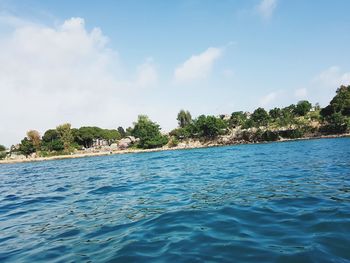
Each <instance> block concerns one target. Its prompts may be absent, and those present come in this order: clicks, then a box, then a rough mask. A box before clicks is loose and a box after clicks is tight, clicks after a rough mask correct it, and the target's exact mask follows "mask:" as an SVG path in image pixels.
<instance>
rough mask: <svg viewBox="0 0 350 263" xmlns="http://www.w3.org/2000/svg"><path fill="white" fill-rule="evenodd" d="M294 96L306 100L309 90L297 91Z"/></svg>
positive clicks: (301, 89)
mask: <svg viewBox="0 0 350 263" xmlns="http://www.w3.org/2000/svg"><path fill="white" fill-rule="evenodd" d="M294 96H295V98H297V99H300V100H301V99H305V98H306V96H307V89H305V88H300V89H297V90H295V92H294Z"/></svg>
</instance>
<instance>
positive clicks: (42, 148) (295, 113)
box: [0, 86, 350, 163]
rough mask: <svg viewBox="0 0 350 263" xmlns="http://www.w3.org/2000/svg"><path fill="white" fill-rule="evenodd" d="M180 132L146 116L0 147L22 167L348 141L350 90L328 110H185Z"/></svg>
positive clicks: (3, 156) (35, 135) (32, 133)
mask: <svg viewBox="0 0 350 263" xmlns="http://www.w3.org/2000/svg"><path fill="white" fill-rule="evenodd" d="M177 121H178V127H177V128H175V129H173V130H172V131H170V132H169V133H162V132H161V127H160V126H159V125H158V124H157V123H155V122H153V121H152V120H151V119H150V118H149V117H148V116H146V115H139V116H138V119H137V121H136V122H134V123H133V126H132V127H128V128H126V129H124V128H123V127H118V128H117V129H103V128H100V127H95V126H83V127H80V128H73V127H72V126H71V124H70V123H64V124H61V125H58V126H57V127H56V128H54V129H49V130H47V131H45V132H44V134H43V135H42V136H41V134H40V133H39V132H38V131H37V130H29V131H28V132H27V134H26V135H27V136H26V137H24V138H23V139H22V140H21V142H20V143H18V144H16V145H12V146H11V147H10V148H9V149H7V148H6V147H5V146H3V145H0V163H19V162H28V161H29V162H30V161H45V160H57V159H67V158H81V157H88V156H101V155H110V154H125V153H140V152H153V151H164V150H176V149H192V148H202V147H210V146H222V145H236V144H250V143H264V142H277V141H280V142H281V141H291V140H305V139H313V138H336V137H347V136H349V134H350V86H341V87H340V88H338V89H337V91H336V95H335V96H334V97H333V99H332V100H331V101H330V103H329V105H328V106H326V107H324V108H321V107H320V105H319V104H317V103H316V104H314V105H312V104H311V103H310V102H309V101H307V100H302V101H299V102H298V103H297V104H291V105H289V106H287V107H284V108H273V109H270V110H269V111H266V110H265V109H264V108H261V107H259V108H257V109H255V110H254V111H253V112H252V113H251V112H243V111H236V112H232V113H231V114H221V115H219V116H213V115H200V116H198V117H197V118H195V119H192V116H191V114H190V112H189V111H185V110H180V112H179V113H178V115H177Z"/></svg>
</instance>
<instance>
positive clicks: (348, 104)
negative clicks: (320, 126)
mask: <svg viewBox="0 0 350 263" xmlns="http://www.w3.org/2000/svg"><path fill="white" fill-rule="evenodd" d="M336 112H340V113H341V114H342V115H344V116H350V85H349V86H340V88H339V89H337V91H336V95H335V96H334V98H333V99H332V100H331V102H330V103H329V105H328V106H327V107H325V108H323V109H322V110H321V115H322V116H323V117H324V118H326V117H327V116H330V115H332V114H333V113H336Z"/></svg>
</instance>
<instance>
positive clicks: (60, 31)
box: [0, 0, 350, 145]
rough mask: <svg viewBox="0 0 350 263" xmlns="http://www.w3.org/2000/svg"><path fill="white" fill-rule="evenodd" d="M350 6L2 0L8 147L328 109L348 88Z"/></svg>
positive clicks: (1, 85) (0, 85)
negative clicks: (148, 125) (149, 124)
mask: <svg viewBox="0 0 350 263" xmlns="http://www.w3.org/2000/svg"><path fill="white" fill-rule="evenodd" d="M348 10H350V2H349V1H347V0H336V1H331V0H328V1H326V0H319V1H304V0H293V1H287V0H247V1H228V0H227V1H225V0H222V1H214V0H211V1H205V0H202V1H199V0H187V1H161V0H150V1H141V0H138V1H136V0H135V1H132V0H129V1H112V0H110V1H99V2H97V1H53V0H46V1H38V0H27V1H9V0H0V48H1V53H0V92H1V94H2V97H3V98H6V99H5V100H4V102H3V103H2V104H1V105H0V107H1V108H0V122H1V123H2V125H1V127H0V138H1V141H0V143H4V144H7V145H10V144H13V143H15V142H17V141H18V140H20V139H21V138H23V137H24V135H25V132H26V131H27V130H28V129H38V130H39V131H40V132H43V131H45V130H46V129H48V128H52V127H55V126H56V125H57V124H59V123H62V122H71V123H72V125H73V126H75V127H78V126H81V125H98V126H102V127H106V128H115V127H117V126H119V125H122V126H129V125H131V124H132V122H133V121H134V120H135V119H136V117H137V115H138V114H141V113H144V114H148V115H149V116H150V117H151V119H153V120H154V121H156V122H158V123H159V124H160V125H161V126H162V127H163V129H164V130H166V131H167V130H170V129H172V128H174V127H175V126H176V114H177V112H178V111H179V110H180V109H182V108H184V109H188V110H190V112H191V113H192V115H194V116H197V115H199V114H201V113H204V114H215V115H217V114H220V113H231V112H233V111H237V110H245V111H246V110H247V111H251V110H253V109H254V108H256V107H259V106H262V107H265V108H266V109H269V108H272V107H275V106H286V105H289V104H291V103H296V102H297V101H298V100H301V99H308V100H310V101H311V102H313V103H315V102H319V103H320V104H321V105H326V103H328V101H329V100H330V99H331V97H332V96H333V94H334V92H335V90H336V88H337V87H338V86H339V85H340V84H349V83H350V63H349V55H348V54H350V45H349V43H350V16H349V15H348Z"/></svg>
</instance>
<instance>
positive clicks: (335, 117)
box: [321, 112, 350, 133]
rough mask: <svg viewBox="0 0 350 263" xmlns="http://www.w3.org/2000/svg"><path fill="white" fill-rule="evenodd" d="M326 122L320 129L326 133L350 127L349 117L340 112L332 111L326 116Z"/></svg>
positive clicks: (337, 131) (344, 130)
mask: <svg viewBox="0 0 350 263" xmlns="http://www.w3.org/2000/svg"><path fill="white" fill-rule="evenodd" d="M326 121H327V124H326V125H325V126H323V127H322V128H321V131H324V132H327V133H344V132H346V131H348V130H349V128H350V118H349V117H346V116H343V115H342V114H341V113H340V112H336V113H333V114H332V115H330V116H327V117H326Z"/></svg>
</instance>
